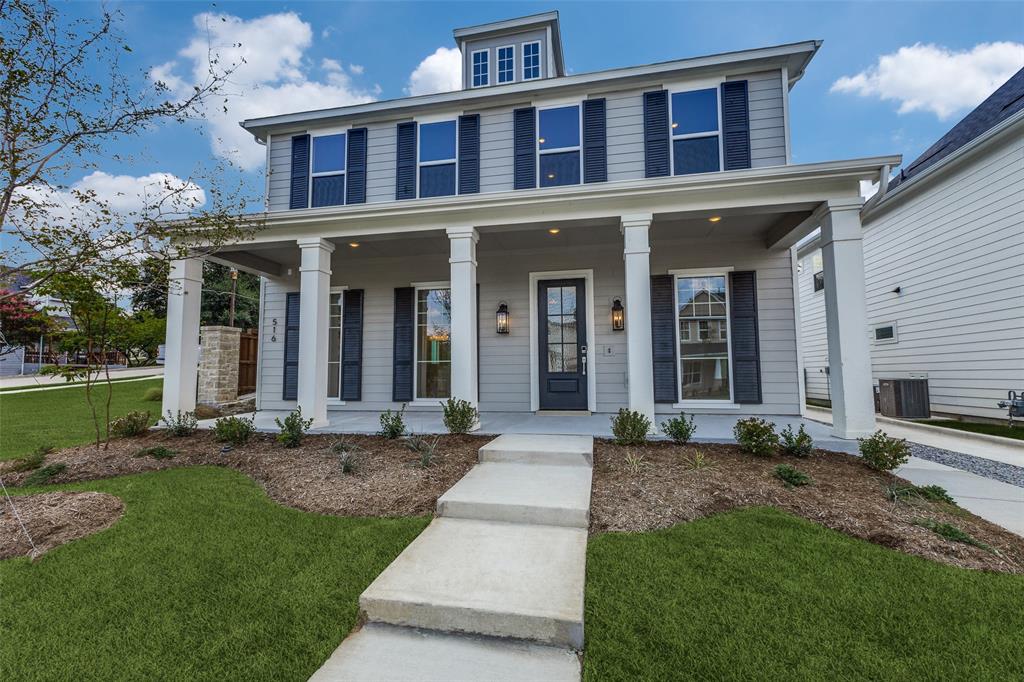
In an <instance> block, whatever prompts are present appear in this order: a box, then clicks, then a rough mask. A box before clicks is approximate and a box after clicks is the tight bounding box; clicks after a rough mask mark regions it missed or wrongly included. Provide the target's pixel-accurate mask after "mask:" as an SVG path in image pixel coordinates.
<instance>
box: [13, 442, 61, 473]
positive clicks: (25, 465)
mask: <svg viewBox="0 0 1024 682" xmlns="http://www.w3.org/2000/svg"><path fill="white" fill-rule="evenodd" d="M51 452H53V446H52V445H40V446H39V447H38V448H36V449H35V450H33V451H32V454H30V455H25V456H24V457H19V458H18V459H16V460H14V466H12V467H11V471H17V472H22V471H32V470H34V469H38V468H39V467H41V466H43V462H44V461H46V456H47V455H48V454H50V453H51Z"/></svg>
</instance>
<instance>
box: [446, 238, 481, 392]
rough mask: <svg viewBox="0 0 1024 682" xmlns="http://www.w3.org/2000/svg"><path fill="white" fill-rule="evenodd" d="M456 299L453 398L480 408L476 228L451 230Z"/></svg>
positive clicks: (454, 308) (453, 301)
mask: <svg viewBox="0 0 1024 682" xmlns="http://www.w3.org/2000/svg"><path fill="white" fill-rule="evenodd" d="M448 239H449V241H450V246H451V256H450V258H449V259H448V262H449V263H450V264H451V296H452V397H453V398H459V399H462V400H465V401H467V402H469V403H470V404H471V405H473V407H478V406H479V395H478V392H477V333H478V328H479V325H478V324H477V315H476V308H477V305H476V243H477V242H478V241H479V240H480V235H479V234H478V233H477V231H476V229H475V228H473V227H449V228H448Z"/></svg>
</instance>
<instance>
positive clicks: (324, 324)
mask: <svg viewBox="0 0 1024 682" xmlns="http://www.w3.org/2000/svg"><path fill="white" fill-rule="evenodd" d="M296 243H297V244H298V245H299V249H300V251H301V254H302V260H301V262H300V265H299V277H300V279H299V386H298V394H297V395H298V405H299V407H300V408H301V409H302V417H303V418H304V419H309V418H311V417H312V419H313V428H316V427H317V426H324V425H326V424H327V329H328V319H327V316H328V313H329V311H328V309H327V308H328V299H329V297H330V293H331V253H333V252H334V244H332V243H330V242H329V241H327V240H326V239H321V238H319V237H307V238H303V239H299V240H297V242H296Z"/></svg>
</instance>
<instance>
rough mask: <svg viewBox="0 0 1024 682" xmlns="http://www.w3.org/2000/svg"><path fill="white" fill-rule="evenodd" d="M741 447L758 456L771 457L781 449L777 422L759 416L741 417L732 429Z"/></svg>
mask: <svg viewBox="0 0 1024 682" xmlns="http://www.w3.org/2000/svg"><path fill="white" fill-rule="evenodd" d="M732 433H733V435H734V436H735V437H736V442H737V443H739V445H740V449H742V450H743V451H744V452H749V453H750V454H752V455H754V456H756V457H771V456H772V455H773V454H775V451H776V450H778V449H779V434H777V433H775V424H773V423H772V422H770V421H766V420H764V419H760V418H758V417H750V418H749V419H741V420H739V421H738V422H736V426H734V427H733V429H732Z"/></svg>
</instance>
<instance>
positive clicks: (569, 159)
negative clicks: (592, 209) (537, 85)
mask: <svg viewBox="0 0 1024 682" xmlns="http://www.w3.org/2000/svg"><path fill="white" fill-rule="evenodd" d="M537 118H538V125H537V128H538V130H539V135H538V138H537V146H538V151H539V153H540V154H539V165H540V168H539V170H540V186H541V187H555V186H557V185H578V184H579V182H580V107H579V105H578V104H574V105H572V106H568V107H555V108H552V109H541V110H540V111H538V112H537Z"/></svg>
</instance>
